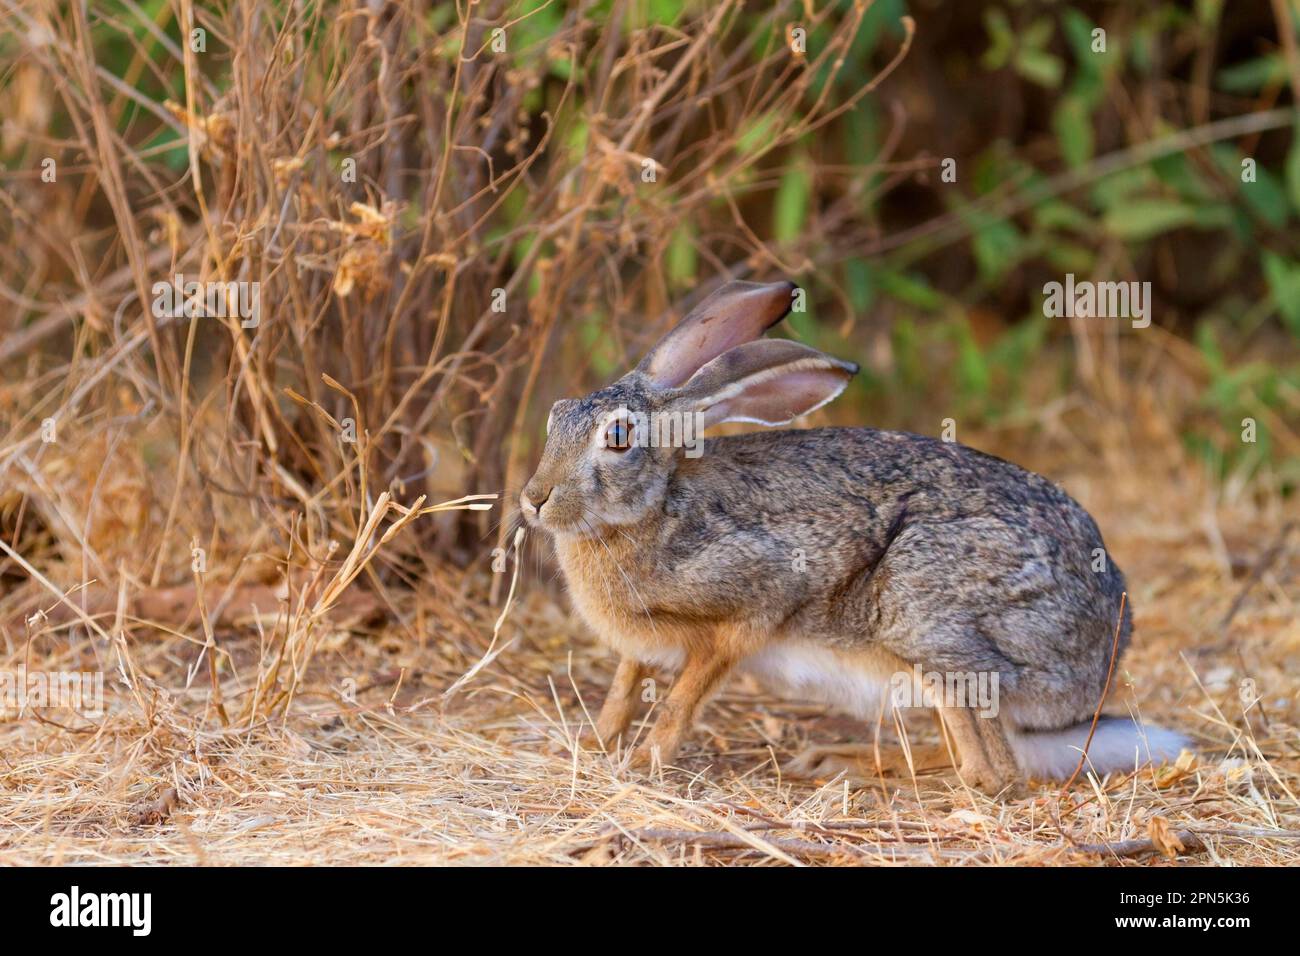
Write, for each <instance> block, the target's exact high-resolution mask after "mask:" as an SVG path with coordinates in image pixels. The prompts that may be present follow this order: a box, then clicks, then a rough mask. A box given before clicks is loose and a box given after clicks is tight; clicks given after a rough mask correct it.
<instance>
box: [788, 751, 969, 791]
mask: <svg viewBox="0 0 1300 956" xmlns="http://www.w3.org/2000/svg"><path fill="white" fill-rule="evenodd" d="M950 766H951V761H950V760H949V757H948V754H947V751H946V750H944V749H943V748H942V747H913V748H912V751H911V759H910V763H909V758H908V755H907V754H905V753H903V751H901V750H897V749H892V748H887V749H878V748H876V747H874V746H872V745H870V744H833V745H830V746H819V747H809V748H807V749H806V750H804V751H802V752H801V753H799V754H797V755H795V756H794V757H793V758H792V759H791V760H790V761H789V762H788V763H786V764H785V766H784V767H783V768H782V770H783V772H785V773H787V774H789V775H790V776H792V777H797V778H800V779H805V780H830V779H833V778H834V777H835V776H836V775H837V774H840V773H843V774H844V775H845V777H846V778H847V779H848V780H849V782H850V783H866V782H869V781H874V780H879V779H880V778H882V777H894V776H899V777H907V776H910V775H911V774H913V773H922V772H925V771H929V770H938V769H942V768H945V767H950Z"/></svg>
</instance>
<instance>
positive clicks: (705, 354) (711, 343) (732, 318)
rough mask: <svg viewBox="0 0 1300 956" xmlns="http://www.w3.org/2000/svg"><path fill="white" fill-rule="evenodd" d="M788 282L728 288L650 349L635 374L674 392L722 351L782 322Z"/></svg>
mask: <svg viewBox="0 0 1300 956" xmlns="http://www.w3.org/2000/svg"><path fill="white" fill-rule="evenodd" d="M797 288H798V287H797V286H796V285H795V284H794V283H793V282H771V283H766V284H764V283H759V282H728V283H727V284H726V285H724V286H723V287H722V288H720V289H718V290H717V291H716V292H714V293H713V294H712V295H710V296H709V297H708V298H707V299H705V300H704V301H703V302H701V303H700V304H699V305H697V306H696V307H695V308H694V309H692V310H691V312H690V314H689V315H687V316H686V318H684V319H682V320H681V322H679V323H677V325H676V326H675V327H674V328H673V330H672V331H671V332H669V333H668V334H667V335H665V336H664V337H663V338H662V339H660V340H659V343H658V344H657V345H655V347H654V348H652V349H651V350H650V351H649V353H648V354H647V355H646V357H645V358H643V359H642V360H641V364H640V365H638V366H637V371H638V372H641V373H643V374H644V375H646V377H648V378H649V379H650V380H651V381H652V382H654V383H655V384H656V385H660V386H663V387H665V388H676V387H677V386H678V385H681V384H682V383H683V382H685V381H686V380H687V379H688V378H690V377H691V376H692V375H694V374H695V373H696V372H697V371H698V370H699V369H700V368H701V367H702V366H704V365H705V364H707V363H708V362H710V361H712V360H713V359H715V358H717V357H718V356H719V355H721V354H722V353H723V352H726V351H727V350H728V349H732V348H735V347H736V346H738V345H742V344H744V343H745V342H752V341H754V340H755V339H757V338H759V337H760V336H762V334H763V333H764V332H766V331H767V330H768V329H770V328H771V327H772V326H774V325H776V323H778V322H780V321H781V320H782V319H783V318H785V316H786V314H787V313H788V312H789V311H790V307H791V305H792V304H793V302H794V293H795V290H796V289H797Z"/></svg>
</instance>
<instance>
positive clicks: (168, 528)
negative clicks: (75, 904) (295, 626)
mask: <svg viewBox="0 0 1300 956" xmlns="http://www.w3.org/2000/svg"><path fill="white" fill-rule="evenodd" d="M0 4H2V7H0V15H2V16H3V18H4V21H5V24H6V28H5V30H4V31H3V33H0V83H2V84H3V86H2V89H0V104H2V109H0V114H2V115H3V117H4V122H3V131H2V138H0V160H2V166H0V170H2V171H0V177H2V178H0V229H3V233H4V235H5V236H6V238H7V240H8V241H6V242H4V243H3V246H2V248H0V298H2V299H3V301H4V302H5V308H4V309H3V310H2V311H0V334H2V335H3V339H2V340H0V376H2V377H0V383H2V384H0V468H3V470H4V481H3V484H2V485H0V496H2V497H0V530H2V531H3V534H4V537H5V538H6V539H7V540H8V541H9V542H10V544H11V545H12V546H14V547H15V549H16V550H18V551H20V552H21V551H23V550H24V547H22V546H25V547H26V548H27V549H28V550H30V549H33V548H39V547H40V546H41V545H43V544H45V545H51V546H53V545H56V544H59V543H60V542H61V544H62V550H63V552H64V554H63V557H64V558H69V559H70V555H69V554H68V553H67V551H68V549H69V547H71V548H73V549H74V550H77V551H78V558H79V559H80V557H81V550H82V548H81V546H82V545H83V544H89V545H91V546H92V547H91V550H93V551H94V552H95V553H96V554H99V555H101V560H99V561H97V562H95V563H96V564H98V565H99V567H98V570H99V571H101V572H102V573H103V576H104V577H106V578H110V579H111V578H113V577H114V573H109V572H110V570H111V569H113V568H115V567H116V566H117V565H118V564H119V563H123V562H124V567H125V568H126V569H128V573H129V574H130V575H132V576H135V577H137V578H138V579H140V580H147V581H148V582H149V583H151V584H153V585H158V584H160V583H166V582H167V581H168V580H171V581H173V582H175V581H177V580H180V581H183V580H185V579H187V578H188V572H189V564H190V560H189V554H190V552H191V550H192V547H191V546H192V544H193V543H194V542H205V541H206V542H207V543H208V544H209V545H210V546H211V547H210V548H209V551H210V552H211V554H210V557H211V559H212V561H213V562H214V563H215V564H218V565H221V564H223V563H224V565H225V567H226V571H227V573H228V574H234V573H235V569H236V568H237V567H239V568H241V570H240V571H239V574H240V575H249V574H251V575H253V576H254V577H256V576H258V575H259V574H260V575H262V576H264V577H268V578H269V577H271V576H274V572H273V571H272V570H270V569H267V568H263V569H261V570H260V571H259V570H258V568H257V567H256V566H255V565H256V561H254V562H253V565H248V563H247V561H246V559H248V558H249V555H250V554H254V553H263V551H264V549H265V548H275V549H278V550H280V551H284V550H286V549H292V548H293V547H294V546H295V545H294V543H293V539H294V538H295V536H300V537H301V539H302V540H301V541H300V542H299V543H300V544H302V545H303V546H304V547H305V548H306V549H307V550H308V551H311V550H312V549H313V548H315V547H317V546H318V545H319V542H320V541H323V540H325V539H327V538H339V539H343V540H351V539H352V538H354V537H355V536H356V534H357V532H358V530H359V529H360V527H361V525H362V523H363V522H364V516H365V514H366V513H368V511H369V508H370V506H372V505H373V503H374V501H375V496H376V495H377V493H378V492H380V491H383V490H386V489H387V490H391V491H393V492H394V494H396V495H397V496H398V497H399V498H401V497H402V496H404V499H403V500H408V501H409V500H410V499H411V498H413V497H414V496H415V495H416V494H420V493H424V494H428V495H429V496H430V497H431V499H436V500H446V499H451V498H458V497H460V496H461V495H463V494H467V493H470V492H483V493H491V492H498V493H499V492H502V491H506V492H507V493H510V494H513V493H514V492H516V491H517V489H518V487H519V486H520V484H521V483H522V481H523V480H524V479H525V478H526V477H527V474H526V473H527V471H528V469H529V468H530V467H531V463H532V461H533V460H534V458H535V456H536V454H537V451H538V445H539V441H540V438H541V424H542V423H543V422H544V420H545V415H546V410H547V409H548V407H549V405H550V403H551V402H552V401H553V400H554V399H556V398H558V397H560V396H562V395H569V394H574V393H575V392H578V391H582V390H585V389H588V388H591V387H595V386H597V385H599V384H602V383H604V382H606V381H608V380H610V379H611V378H613V377H616V376H617V375H618V374H620V373H621V371H622V370H623V369H625V368H626V367H627V366H628V364H629V363H630V362H632V361H635V359H636V358H637V357H638V356H639V354H640V353H641V352H642V350H643V349H644V348H645V347H646V346H647V344H648V343H649V342H651V341H652V340H653V339H654V338H655V337H656V336H657V335H658V334H659V333H660V332H661V331H662V330H663V329H664V328H666V327H667V326H668V325H669V324H670V323H671V322H672V321H674V320H675V318H677V317H679V316H680V315H681V314H682V312H683V311H684V310H685V309H687V308H689V306H690V305H691V304H692V303H693V302H694V301H697V300H698V299H699V298H700V297H702V296H703V295H704V294H707V292H708V291H710V290H711V289H712V288H713V287H714V286H715V285H716V284H717V283H718V282H719V281H721V280H722V279H724V278H725V277H727V276H734V277H751V278H755V279H763V280H765V279H771V278H777V277H789V278H792V279H794V280H795V281H797V282H798V283H799V284H800V285H801V286H802V287H803V288H804V289H805V290H806V291H807V294H808V308H807V311H806V312H804V313H801V314H796V315H794V316H792V317H791V319H790V322H789V331H788V332H787V333H786V334H792V335H794V336H797V337H798V338H800V339H803V340H805V341H808V342H811V343H812V344H815V345H817V346H818V347H820V348H823V349H826V350H828V351H831V352H833V353H835V354H838V355H843V356H846V357H849V358H853V359H855V360H857V361H859V362H860V363H861V364H862V365H863V367H864V372H863V374H862V375H861V376H859V378H858V380H857V381H856V382H855V384H854V386H853V390H852V392H851V393H850V394H849V395H848V396H847V397H846V399H842V400H841V401H840V402H838V403H837V404H836V405H835V406H834V407H833V408H832V409H830V410H828V412H827V413H826V414H827V415H830V416H833V417H835V418H836V419H839V420H842V421H845V422H851V423H868V424H875V425H880V426H887V427H899V428H907V429H911V430H916V431H920V432H925V433H930V434H937V433H939V431H940V430H941V429H942V428H943V422H944V420H945V419H952V421H953V423H954V426H955V428H956V433H957V437H958V438H959V440H963V441H969V442H972V443H976V444H982V445H983V446H985V447H989V448H991V449H992V450H995V451H1001V452H1003V453H1007V454H1015V453H1017V451H1018V450H1024V449H1028V450H1031V451H1036V452H1039V453H1042V454H1050V453H1052V452H1053V451H1059V452H1060V453H1062V454H1067V453H1077V452H1078V451H1079V450H1081V449H1086V450H1088V451H1089V452H1090V453H1092V454H1104V453H1105V452H1104V450H1103V448H1102V447H1101V446H1103V445H1105V446H1107V447H1111V446H1114V445H1116V443H1119V444H1120V445H1123V446H1125V447H1133V446H1135V445H1136V446H1137V447H1143V448H1146V449H1147V450H1148V451H1149V452H1150V455H1149V456H1148V457H1149V460H1148V461H1147V462H1146V463H1147V464H1150V465H1152V467H1153V468H1155V470H1156V471H1157V472H1158V471H1159V470H1160V469H1161V468H1164V469H1168V468H1176V469H1184V470H1185V469H1193V468H1194V469H1200V470H1204V471H1205V472H1206V473H1207V474H1210V475H1212V476H1213V477H1214V479H1215V480H1216V481H1221V482H1224V483H1226V486H1228V487H1230V488H1232V489H1233V490H1234V491H1235V492H1236V493H1248V494H1255V493H1258V494H1269V495H1281V496H1283V497H1286V496H1289V495H1290V494H1291V491H1292V489H1293V488H1294V486H1295V484H1296V480H1297V477H1298V476H1300V433H1298V426H1297V422H1298V421H1300V415H1297V411H1298V410H1300V365H1298V364H1297V352H1298V350H1297V342H1298V340H1300V246H1298V245H1297V241H1296V238H1295V237H1296V235H1297V232H1296V230H1295V228H1294V225H1295V222H1296V217H1297V216H1298V215H1300V145H1298V144H1300V140H1297V139H1296V137H1295V136H1294V114H1293V112H1292V106H1293V102H1294V101H1293V98H1292V87H1293V85H1294V82H1295V81H1296V80H1297V79H1300V57H1298V56H1297V52H1296V26H1295V24H1296V19H1297V18H1296V11H1295V7H1294V4H1292V3H1291V2H1290V0H1273V2H1268V0H1255V2H1247V0H1235V2H1232V3H1225V2H1222V0H1196V2H1174V0H1164V2H1159V3H1149V4H1128V3H1107V2H1075V3H1067V2H1045V0H1040V2H1031V0H1002V2H990V3H943V2H927V0H911V2H904V0H875V2H872V3H865V2H840V3H825V4H818V3H813V2H795V3H778V4H774V5H758V4H734V3H724V4H721V5H717V4H713V3H708V4H704V3H692V2H684V0H645V2H620V0H608V2H602V3H579V4H561V3H558V2H552V3H535V2H532V0H523V2H519V3H513V4H509V3H498V2H480V3H475V4H473V5H461V6H457V5H455V4H449V3H448V4H443V3H437V4H431V3H420V2H379V0H375V2H357V3H313V2H299V3H256V4H253V3H230V4H213V5H204V6H202V7H197V6H195V5H193V4H191V3H188V2H165V0H140V2H134V0H125V2H111V0H104V2H95V3H91V4H88V5H81V4H66V3H32V2H23V0H0ZM909 18H910V19H909ZM51 164H52V165H51ZM945 164H946V165H945ZM51 169H52V170H53V177H54V178H53V181H49V180H50V178H51V177H50V175H49V173H50V171H51ZM1067 273H1072V274H1074V275H1075V276H1076V277H1077V278H1079V279H1088V278H1090V279H1094V280H1097V281H1131V280H1136V281H1149V282H1150V283H1151V284H1152V290H1153V303H1152V307H1151V308H1152V312H1151V315H1152V325H1151V327H1150V328H1147V329H1142V330H1135V329H1131V328H1129V327H1127V326H1126V324H1124V323H1121V322H1118V321H1110V320H1104V319H1090V320H1088V319H1085V320H1078V319H1075V320H1071V319H1067V318H1049V317H1045V315H1044V310H1043V298H1044V297H1043V286H1044V284H1045V283H1047V282H1051V281H1062V280H1063V278H1064V276H1065V274H1067ZM176 274H181V275H183V276H184V277H185V279H187V280H188V279H197V280H199V281H205V282H206V281H237V282H246V283H249V282H257V283H259V286H260V303H261V316H262V319H261V322H260V324H259V325H258V326H257V327H255V328H247V327H242V326H241V325H240V323H238V322H235V321H232V320H223V319H210V320H207V321H197V322H177V321H170V320H168V319H165V318H164V319H159V318H157V317H154V316H152V315H151V314H150V310H148V309H145V308H143V307H142V302H144V301H148V300H149V299H150V298H151V292H150V290H151V287H152V285H153V284H154V283H155V282H158V281H170V280H171V277H172V276H173V275H176ZM47 419H54V420H57V427H58V431H59V441H58V443H57V444H53V443H50V442H41V441H40V438H39V435H40V432H41V427H42V423H43V422H45V421H46V420H47ZM1246 419H1249V420H1251V421H1252V422H1253V423H1254V426H1253V430H1252V432H1251V435H1250V437H1251V438H1253V439H1254V440H1250V441H1243V434H1244V432H1243V428H1244V426H1243V422H1244V420H1246ZM347 420H350V421H351V425H349V422H348V421H347ZM353 434H356V435H358V436H359V437H358V438H357V439H356V440H355V441H353V440H351V438H352V436H353ZM84 452H89V453H90V454H89V455H86V454H78V453H84ZM1037 457H1041V456H1037ZM1031 463H1032V462H1031ZM108 466H111V467H108ZM47 471H48V473H47ZM145 476H147V478H146V477H145ZM92 490H93V491H94V492H95V494H96V495H97V496H98V501H99V510H98V512H97V514H96V515H95V516H94V520H87V517H88V515H89V510H90V509H89V496H90V493H91V491H92ZM182 503H183V506H182ZM298 512H302V513H304V514H305V516H306V520H305V522H304V524H303V526H302V528H300V529H299V530H298V531H294V530H293V528H292V519H291V518H290V517H289V516H290V515H291V514H294V513H298ZM499 519H500V514H499V513H496V514H491V513H471V512H457V513H456V514H454V515H444V516H440V517H439V518H437V519H436V520H434V521H431V522H425V523H422V525H421V527H420V529H419V530H418V532H417V533H416V534H415V535H412V536H411V539H412V540H411V543H409V544H408V545H404V547H410V548H413V549H414V550H413V551H412V552H411V553H410V554H409V555H407V557H409V558H410V559H411V560H412V561H414V562H416V563H417V564H418V563H420V562H423V561H426V560H430V559H437V560H442V559H447V558H450V559H451V560H452V561H454V562H456V563H458V564H470V563H473V562H476V561H477V562H484V565H483V566H486V563H485V562H487V561H488V560H489V559H490V549H489V548H485V547H484V546H483V545H484V543H485V542H487V543H490V544H492V545H498V544H503V543H505V542H504V530H501V531H497V530H494V527H495V526H496V525H497V523H498V522H499ZM500 524H501V528H502V529H504V528H505V527H506V524H505V523H504V522H501V523H500ZM73 526H75V527H77V528H78V529H79V533H78V534H77V535H71V536H70V535H69V533H68V527H73ZM254 528H255V529H256V531H257V534H258V536H259V541H258V544H257V546H256V547H252V548H250V547H246V546H245V545H246V542H243V541H241V539H243V538H246V537H247V533H252V532H253V530H254ZM78 539H80V540H78ZM417 541H418V546H417V544H416V542H417ZM20 545H21V546H20ZM53 550H55V551H57V550H59V549H58V548H54V549H53ZM392 560H393V563H394V566H393V567H392V568H390V569H389V572H388V573H392V574H397V575H399V576H400V575H401V574H402V573H404V570H405V572H409V570H410V567H411V565H409V564H405V565H404V561H403V559H401V558H398V557H396V556H395V557H394V558H393V559H392ZM25 579H26V575H25V574H24V573H22V572H21V571H19V570H18V569H17V568H16V567H15V564H14V562H13V560H12V559H11V558H9V557H8V556H0V582H7V583H8V584H10V585H16V584H18V583H19V582H20V581H21V580H25Z"/></svg>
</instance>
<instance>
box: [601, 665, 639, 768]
mask: <svg viewBox="0 0 1300 956" xmlns="http://www.w3.org/2000/svg"><path fill="white" fill-rule="evenodd" d="M645 671H646V669H645V665H643V664H642V663H641V662H640V661H639V660H637V659H636V658H635V657H631V656H629V655H627V654H624V655H623V657H622V658H620V659H619V662H618V670H617V671H615V672H614V682H613V683H612V684H610V685H609V693H608V694H606V695H605V703H604V705H603V706H602V707H601V708H600V716H599V717H597V718H596V736H597V737H598V738H599V739H600V745H601V746H602V747H603V748H605V749H606V750H613V749H614V747H615V745H616V744H617V742H618V738H619V736H620V735H621V734H622V733H623V732H624V731H626V730H627V728H628V726H629V725H630V724H631V723H632V718H633V717H634V716H635V715H636V700H637V697H636V691H637V686H638V685H639V684H640V683H641V678H642V677H643V676H644V675H645Z"/></svg>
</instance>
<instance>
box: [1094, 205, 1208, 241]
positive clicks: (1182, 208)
mask: <svg viewBox="0 0 1300 956" xmlns="http://www.w3.org/2000/svg"><path fill="white" fill-rule="evenodd" d="M1195 222H1196V209H1195V207H1193V206H1189V205H1187V204H1186V203H1181V202H1177V201H1174V200H1169V199H1135V200H1133V201H1131V202H1128V203H1124V204H1122V205H1116V206H1114V207H1112V208H1111V209H1109V210H1108V211H1107V212H1106V215H1105V217H1104V219H1103V223H1104V224H1105V226H1106V229H1107V230H1108V231H1109V232H1110V233H1111V234H1112V235H1115V236H1117V237H1119V238H1120V239H1128V240H1142V239H1150V238H1151V237H1152V236H1158V235H1160V234H1161V233H1162V232H1168V231H1169V230H1170V229H1177V228H1179V227H1180V226H1190V225H1192V224H1193V223H1195Z"/></svg>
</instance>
